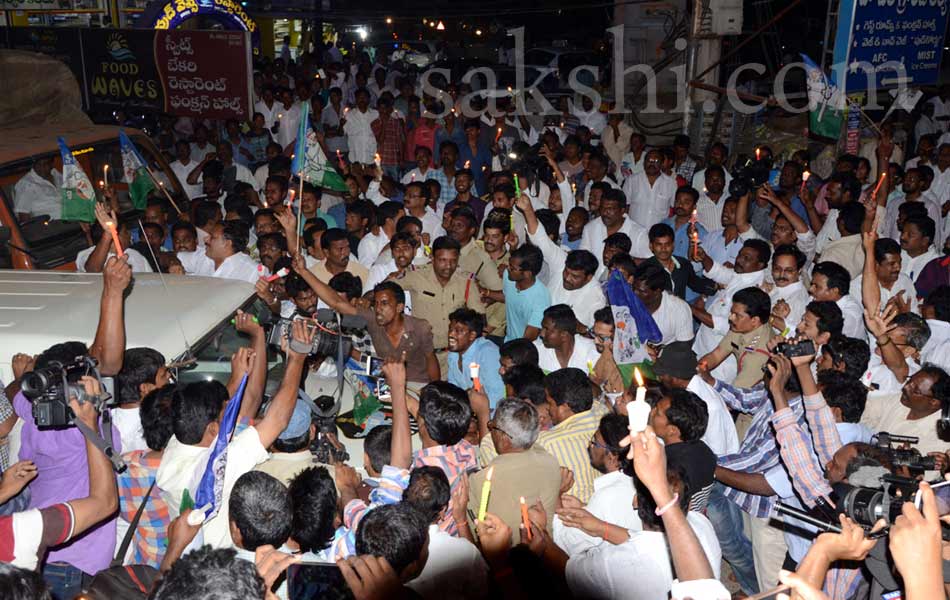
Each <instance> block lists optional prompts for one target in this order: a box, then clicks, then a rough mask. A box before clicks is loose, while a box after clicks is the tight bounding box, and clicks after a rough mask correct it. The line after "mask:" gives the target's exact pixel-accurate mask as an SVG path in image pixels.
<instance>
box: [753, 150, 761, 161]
mask: <svg viewBox="0 0 950 600" xmlns="http://www.w3.org/2000/svg"><path fill="white" fill-rule="evenodd" d="M761 158H762V149H761V148H756V149H755V160H759V159H761Z"/></svg>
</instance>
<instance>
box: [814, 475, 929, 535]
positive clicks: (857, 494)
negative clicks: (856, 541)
mask: <svg viewBox="0 0 950 600" xmlns="http://www.w3.org/2000/svg"><path fill="white" fill-rule="evenodd" d="M859 472H860V469H859ZM857 474H858V473H855V475H857ZM854 479H855V476H854V475H852V477H851V480H852V481H853V480H854ZM857 483H858V484H859V485H848V484H847V483H836V484H834V485H833V486H832V488H833V489H834V491H835V494H836V495H837V497H838V510H839V512H841V513H843V514H844V515H846V516H848V517H850V518H851V519H853V520H854V522H855V523H858V524H860V525H863V526H866V527H871V526H873V525H874V524H875V523H876V522H877V521H878V519H884V520H885V521H887V523H888V524H889V525H892V524H893V523H894V520H895V519H897V517H899V516H900V515H901V506H902V505H903V504H904V503H905V502H913V501H914V496H915V494H916V493H917V484H918V482H917V480H916V479H911V478H909V477H901V476H900V475H891V474H885V475H881V476H880V477H879V479H878V480H877V483H878V487H871V486H872V485H874V482H870V481H862V480H861V479H860V478H859V479H858V482H857Z"/></svg>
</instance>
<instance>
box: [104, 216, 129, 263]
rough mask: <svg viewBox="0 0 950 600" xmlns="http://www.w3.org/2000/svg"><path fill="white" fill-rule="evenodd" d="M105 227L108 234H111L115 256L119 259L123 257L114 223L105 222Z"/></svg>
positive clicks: (123, 253)
mask: <svg viewBox="0 0 950 600" xmlns="http://www.w3.org/2000/svg"><path fill="white" fill-rule="evenodd" d="M106 227H107V228H108V229H109V233H111V234H112V243H113V244H115V254H116V256H118V257H119V258H122V256H124V255H125V252H123V251H122V244H120V243H119V231H118V229H117V228H116V226H115V223H113V222H112V221H106Z"/></svg>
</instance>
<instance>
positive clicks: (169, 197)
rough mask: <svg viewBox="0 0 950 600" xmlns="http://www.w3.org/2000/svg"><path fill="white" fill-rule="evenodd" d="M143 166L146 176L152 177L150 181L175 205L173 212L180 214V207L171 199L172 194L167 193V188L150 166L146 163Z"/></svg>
mask: <svg viewBox="0 0 950 600" xmlns="http://www.w3.org/2000/svg"><path fill="white" fill-rule="evenodd" d="M144 166H145V172H146V173H148V176H149V177H151V178H152V182H153V183H154V184H155V185H156V186H157V187H158V189H160V190H162V193H164V194H165V197H166V198H168V201H169V202H171V203H172V206H173V207H175V212H177V213H178V215H179V216H180V215H181V209H180V208H178V204H176V203H175V201H174V200H173V199H172V195H171V194H169V193H168V190H167V189H165V185H164V184H163V183H162V182H161V181H159V180H158V178H157V177H155V173H152V169H151V167H149V166H148V165H144Z"/></svg>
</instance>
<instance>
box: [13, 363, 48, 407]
mask: <svg viewBox="0 0 950 600" xmlns="http://www.w3.org/2000/svg"><path fill="white" fill-rule="evenodd" d="M49 382H50V377H49V373H47V372H46V371H44V370H42V369H37V370H35V371H30V372H29V373H26V374H24V375H23V379H21V380H20V391H22V392H23V395H24V396H26V397H27V398H29V399H30V400H32V399H34V398H39V397H40V396H42V395H43V394H44V393H45V392H46V390H47V388H49Z"/></svg>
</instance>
